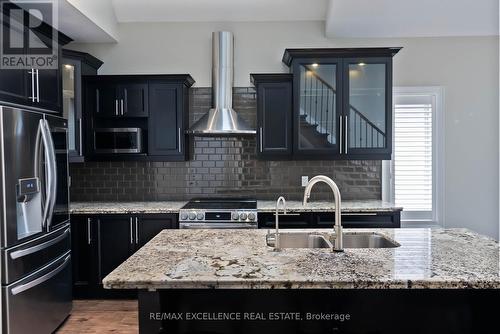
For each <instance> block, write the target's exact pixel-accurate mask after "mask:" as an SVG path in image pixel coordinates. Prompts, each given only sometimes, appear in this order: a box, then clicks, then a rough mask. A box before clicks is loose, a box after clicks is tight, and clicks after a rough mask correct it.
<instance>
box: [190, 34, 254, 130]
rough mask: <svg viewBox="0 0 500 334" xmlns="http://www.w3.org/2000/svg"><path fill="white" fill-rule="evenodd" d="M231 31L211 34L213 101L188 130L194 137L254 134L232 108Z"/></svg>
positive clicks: (232, 41)
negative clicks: (206, 111)
mask: <svg viewBox="0 0 500 334" xmlns="http://www.w3.org/2000/svg"><path fill="white" fill-rule="evenodd" d="M233 43H234V40H233V34H232V33H230V32H228V31H218V32H213V33H212V103H213V106H214V107H213V108H212V109H210V111H209V112H208V113H206V114H205V115H203V116H202V117H201V118H200V120H198V121H197V122H196V123H195V124H194V125H193V126H192V127H191V128H190V129H189V130H188V131H187V133H189V134H193V135H197V136H221V135H222V136H234V135H237V136H240V135H254V134H256V131H255V129H252V128H251V127H250V126H249V125H248V124H247V122H246V121H245V120H243V119H242V118H241V116H239V115H238V113H237V112H236V111H234V110H233Z"/></svg>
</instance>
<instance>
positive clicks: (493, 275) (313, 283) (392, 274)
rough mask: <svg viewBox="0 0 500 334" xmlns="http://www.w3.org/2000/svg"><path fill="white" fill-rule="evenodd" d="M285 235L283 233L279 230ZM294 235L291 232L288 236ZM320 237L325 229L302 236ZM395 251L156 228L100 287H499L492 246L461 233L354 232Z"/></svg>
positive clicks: (252, 233) (254, 233)
mask: <svg viewBox="0 0 500 334" xmlns="http://www.w3.org/2000/svg"><path fill="white" fill-rule="evenodd" d="M287 232H290V231H287ZM295 232H297V230H295ZM307 232H308V233H321V234H325V235H327V234H328V233H329V232H328V230H325V229H322V230H314V231H313V230H307ZM345 232H353V233H362V232H375V233H380V234H383V235H384V236H387V237H388V238H390V239H392V240H395V241H397V242H398V243H399V244H400V245H401V246H400V247H397V248H385V249H380V248H379V249H346V250H345V252H343V253H332V252H331V250H330V249H284V250H282V251H280V252H274V251H273V249H272V248H271V247H268V246H267V245H266V242H265V235H266V233H267V231H266V230H164V231H162V232H161V233H160V234H158V235H157V236H156V237H155V238H153V239H152V240H151V241H150V242H149V243H148V244H146V245H145V246H144V247H142V248H141V249H139V250H138V251H137V252H136V253H135V254H133V255H132V256H131V257H130V258H129V259H128V260H126V261H125V262H124V263H122V264H121V265H120V266H119V267H118V268H116V269H115V270H114V271H113V272H112V273H110V274H109V275H108V276H107V277H105V278H104V280H103V283H104V286H105V287H106V288H117V289H120V288H125V289H150V290H154V289H181V288H182V289H183V288H186V289H190V288H244V289H272V288H366V289H372V288H375V289H377V288H384V289H385V288H392V289H419V288H420V289H427V288H452V289H453V288H500V271H499V244H498V242H496V241H494V240H493V239H490V238H488V237H485V236H481V235H479V234H476V233H474V232H471V231H469V230H466V229H357V230H349V229H346V230H345Z"/></svg>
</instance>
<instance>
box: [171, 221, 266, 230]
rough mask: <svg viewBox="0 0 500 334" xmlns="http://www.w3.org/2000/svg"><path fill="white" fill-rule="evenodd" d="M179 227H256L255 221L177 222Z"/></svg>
mask: <svg viewBox="0 0 500 334" xmlns="http://www.w3.org/2000/svg"><path fill="white" fill-rule="evenodd" d="M179 228H180V229H226V228H234V229H248V228H257V223H253V224H252V223H183V222H181V223H179Z"/></svg>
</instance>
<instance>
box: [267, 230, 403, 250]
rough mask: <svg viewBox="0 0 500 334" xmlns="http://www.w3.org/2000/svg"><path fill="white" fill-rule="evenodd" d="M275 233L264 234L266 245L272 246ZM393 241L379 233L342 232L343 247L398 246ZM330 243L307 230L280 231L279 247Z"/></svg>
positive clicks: (330, 244) (323, 246)
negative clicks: (295, 231)
mask: <svg viewBox="0 0 500 334" xmlns="http://www.w3.org/2000/svg"><path fill="white" fill-rule="evenodd" d="M331 238H332V239H331V240H332V242H333V240H334V239H333V235H331ZM274 242H275V234H274V233H273V234H268V235H267V236H266V243H267V245H268V246H271V247H274ZM399 246H400V244H398V243H397V242H395V241H392V240H390V239H387V238H386V237H384V236H383V235H381V234H377V233H370V232H363V233H349V232H347V233H344V248H394V247H399ZM331 247H332V243H331V242H330V241H329V240H328V239H327V238H325V237H324V236H323V235H320V234H314V233H307V232H297V233H294V232H285V233H280V248H331Z"/></svg>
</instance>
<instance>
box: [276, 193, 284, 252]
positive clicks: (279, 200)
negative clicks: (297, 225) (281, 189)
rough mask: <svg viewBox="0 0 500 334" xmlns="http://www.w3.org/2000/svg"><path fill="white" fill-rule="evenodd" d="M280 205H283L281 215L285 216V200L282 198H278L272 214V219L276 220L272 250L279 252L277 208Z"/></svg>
mask: <svg viewBox="0 0 500 334" xmlns="http://www.w3.org/2000/svg"><path fill="white" fill-rule="evenodd" d="M280 203H283V214H285V215H286V200H285V198H284V197H283V196H280V197H278V200H277V201H276V212H275V214H274V216H275V217H274V218H275V219H276V234H275V237H274V250H275V251H279V250H280V233H279V226H278V225H279V217H278V215H279V206H280Z"/></svg>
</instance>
